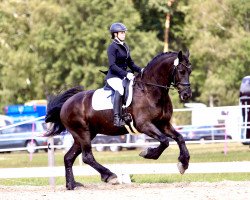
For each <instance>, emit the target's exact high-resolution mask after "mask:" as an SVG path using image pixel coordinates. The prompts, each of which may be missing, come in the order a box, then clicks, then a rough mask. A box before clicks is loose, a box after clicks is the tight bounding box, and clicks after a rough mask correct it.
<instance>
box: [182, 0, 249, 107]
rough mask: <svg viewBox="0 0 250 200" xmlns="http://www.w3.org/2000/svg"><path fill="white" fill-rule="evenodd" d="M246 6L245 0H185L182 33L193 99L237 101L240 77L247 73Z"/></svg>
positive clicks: (212, 102) (223, 102) (216, 102)
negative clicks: (188, 57) (187, 48)
mask: <svg viewBox="0 0 250 200" xmlns="http://www.w3.org/2000/svg"><path fill="white" fill-rule="evenodd" d="M249 10H250V2H249V1H247V0H240V1H236V0H223V1H215V0H212V1H211V0H205V1H201V0H199V1H194V0H190V1H189V6H188V9H187V10H186V26H185V33H186V36H187V37H186V38H187V40H186V41H189V44H188V45H189V46H190V50H191V52H193V54H192V60H193V66H194V70H193V73H192V82H193V83H194V87H193V88H194V89H195V91H194V94H195V99H196V100H200V101H202V102H204V103H206V104H209V105H211V106H212V105H214V106H222V105H235V104H237V102H238V95H239V86H240V81H241V79H242V78H243V77H244V76H245V75H249V74H250V68H249V62H250V58H249V54H250V33H249V25H250V20H249V17H250V13H249Z"/></svg>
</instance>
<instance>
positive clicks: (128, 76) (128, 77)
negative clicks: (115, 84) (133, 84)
mask: <svg viewBox="0 0 250 200" xmlns="http://www.w3.org/2000/svg"><path fill="white" fill-rule="evenodd" d="M133 78H134V74H132V73H130V72H129V73H127V79H128V80H132V79H133Z"/></svg>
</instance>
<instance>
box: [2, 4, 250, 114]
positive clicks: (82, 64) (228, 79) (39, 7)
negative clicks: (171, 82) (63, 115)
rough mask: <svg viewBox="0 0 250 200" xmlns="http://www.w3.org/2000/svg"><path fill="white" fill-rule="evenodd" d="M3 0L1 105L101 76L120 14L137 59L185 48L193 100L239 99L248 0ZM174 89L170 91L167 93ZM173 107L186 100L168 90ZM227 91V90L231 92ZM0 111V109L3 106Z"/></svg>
mask: <svg viewBox="0 0 250 200" xmlns="http://www.w3.org/2000/svg"><path fill="white" fill-rule="evenodd" d="M167 2H168V0H119V1H118V0H92V1H89V0H74V1H71V0H2V1H0V55H1V56H0V99H1V101H0V107H1V108H3V107H4V106H6V105H9V104H23V103H24V102H26V101H28V100H31V99H46V98H47V96H48V95H49V94H51V93H56V92H58V91H60V90H61V89H62V88H65V87H66V88H68V87H70V86H73V85H76V84H80V85H83V86H84V87H85V89H97V88H98V87H102V86H103V84H104V75H102V74H100V72H99V69H107V68H108V63H107V53H106V49H107V46H108V45H109V44H110V42H111V39H110V35H109V31H108V29H109V27H110V25H111V24H112V23H113V22H117V21H119V22H122V23H124V24H125V25H126V26H127V28H128V34H127V39H126V42H127V43H128V45H129V46H130V49H131V56H132V58H133V59H134V61H135V63H136V64H138V65H139V66H141V67H144V66H146V65H147V63H148V62H149V61H150V60H151V59H152V58H153V57H154V56H156V55H157V54H158V53H160V52H162V51H163V49H164V33H165V21H166V16H167V15H169V16H170V17H171V18H170V29H169V39H168V42H169V49H168V50H169V51H179V50H183V51H186V50H187V49H189V50H190V53H191V57H190V60H191V63H192V65H193V72H192V74H191V84H192V90H193V97H192V99H191V102H202V103H205V104H206V105H210V106H212V105H213V106H225V105H236V104H238V95H239V87H240V83H241V79H242V78H243V77H244V76H246V75H250V56H249V55H250V1H249V0H221V1H218V0H179V1H177V0H175V1H172V2H173V3H172V5H171V7H170V6H168V5H167ZM172 93H173V94H172ZM171 95H172V96H173V102H174V105H175V108H181V107H183V104H182V103H180V102H179V100H178V95H177V94H176V92H171ZM229 97H230V98H229ZM0 112H2V110H1V111H0Z"/></svg>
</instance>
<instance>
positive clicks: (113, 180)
mask: <svg viewBox="0 0 250 200" xmlns="http://www.w3.org/2000/svg"><path fill="white" fill-rule="evenodd" d="M107 183H109V184H111V185H118V184H120V182H119V180H118V178H117V177H114V178H111V179H108V181H107Z"/></svg>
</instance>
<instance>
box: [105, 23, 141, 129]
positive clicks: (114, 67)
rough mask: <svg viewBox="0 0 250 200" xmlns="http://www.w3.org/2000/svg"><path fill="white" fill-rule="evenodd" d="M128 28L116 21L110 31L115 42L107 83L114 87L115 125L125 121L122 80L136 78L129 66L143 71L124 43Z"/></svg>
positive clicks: (111, 45) (122, 124)
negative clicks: (122, 111)
mask: <svg viewBox="0 0 250 200" xmlns="http://www.w3.org/2000/svg"><path fill="white" fill-rule="evenodd" d="M126 31H127V28H126V26H125V25H124V24H122V23H119V22H116V23H113V24H112V25H111V26H110V33H111V37H112V39H113V42H112V43H111V44H110V45H109V47H108V50H107V53H108V61H109V70H108V73H107V76H106V81H107V83H108V84H109V85H110V86H111V87H112V88H113V89H114V91H115V96H114V107H113V109H114V126H117V127H122V126H124V125H125V122H124V121H123V120H122V119H121V108H122V98H121V97H122V95H123V93H124V88H123V85H122V80H123V79H124V78H125V77H126V78H127V79H129V80H131V79H133V78H134V75H133V73H131V72H127V67H129V68H130V69H131V70H132V72H138V73H139V72H141V71H142V68H140V67H138V66H137V65H135V64H134V61H133V60H132V59H131V56H130V51H129V47H128V46H127V45H126V44H125V43H124V41H125V36H126Z"/></svg>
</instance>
